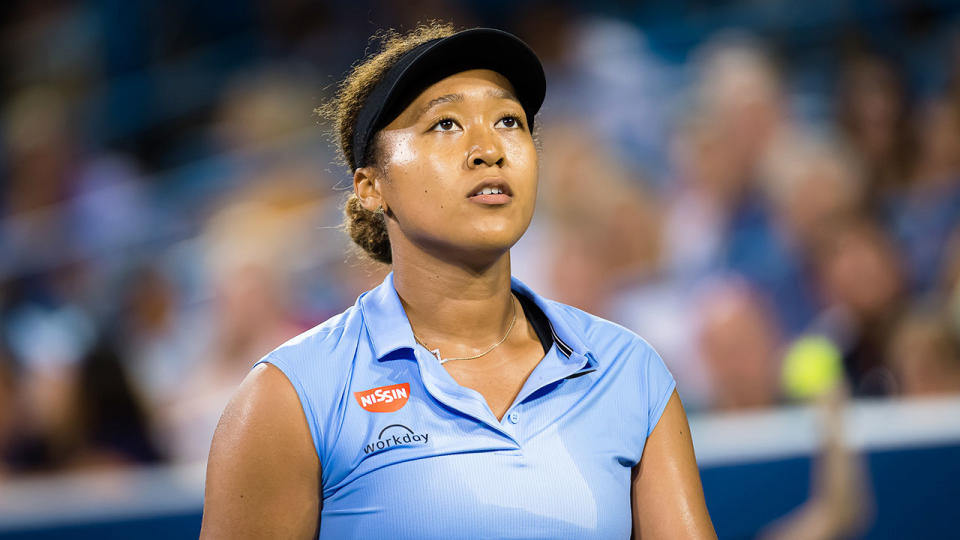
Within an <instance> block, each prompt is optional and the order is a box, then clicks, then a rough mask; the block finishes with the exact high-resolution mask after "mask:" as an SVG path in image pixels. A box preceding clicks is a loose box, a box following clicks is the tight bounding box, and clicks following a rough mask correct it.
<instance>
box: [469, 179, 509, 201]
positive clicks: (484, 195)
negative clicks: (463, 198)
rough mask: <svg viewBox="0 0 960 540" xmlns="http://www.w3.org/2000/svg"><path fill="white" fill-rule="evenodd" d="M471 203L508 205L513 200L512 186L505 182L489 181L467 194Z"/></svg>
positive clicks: (481, 183)
mask: <svg viewBox="0 0 960 540" xmlns="http://www.w3.org/2000/svg"><path fill="white" fill-rule="evenodd" d="M467 198H468V199H470V201H472V202H475V203H480V204H494V205H496V204H506V203H508V202H510V200H511V199H512V198H513V192H512V191H511V190H510V184H508V183H506V182H505V181H503V180H500V179H499V178H497V179H489V180H484V181H483V182H480V183H479V184H477V185H476V186H474V187H473V189H471V190H470V192H469V193H467Z"/></svg>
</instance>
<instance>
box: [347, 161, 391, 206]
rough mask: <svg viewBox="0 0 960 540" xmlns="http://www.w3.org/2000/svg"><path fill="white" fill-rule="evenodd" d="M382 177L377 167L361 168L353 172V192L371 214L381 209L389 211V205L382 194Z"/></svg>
mask: <svg viewBox="0 0 960 540" xmlns="http://www.w3.org/2000/svg"><path fill="white" fill-rule="evenodd" d="M381 175H382V172H381V171H380V169H378V168H377V167H360V168H358V169H357V170H355V171H353V192H354V193H356V194H357V198H359V199H360V204H361V205H362V206H363V207H364V208H366V209H367V210H369V211H370V212H376V211H377V209H379V208H382V209H383V210H384V211H386V210H387V203H386V202H385V201H384V200H383V195H381V193H380V176H381Z"/></svg>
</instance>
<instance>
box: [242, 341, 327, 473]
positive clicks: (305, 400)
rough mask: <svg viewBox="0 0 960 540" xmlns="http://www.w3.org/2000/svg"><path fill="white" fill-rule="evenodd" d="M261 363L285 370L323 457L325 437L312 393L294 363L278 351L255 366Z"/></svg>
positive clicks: (316, 446)
mask: <svg viewBox="0 0 960 540" xmlns="http://www.w3.org/2000/svg"><path fill="white" fill-rule="evenodd" d="M260 364H272V365H273V366H275V367H276V368H277V369H279V370H280V371H281V372H283V374H284V375H285V376H286V377H287V380H288V381H290V384H292V385H293V388H294V390H296V391H297V397H299V398H300V406H301V407H302V408H303V415H304V416H305V417H306V418H307V425H308V426H309V427H310V437H311V438H313V447H314V449H315V450H316V451H317V455H318V456H321V457H322V455H323V454H322V453H321V452H320V442H321V441H322V440H323V438H322V433H321V430H320V425H319V424H318V422H317V415H316V414H315V412H316V411H315V410H314V405H313V403H312V401H311V399H310V395H309V394H308V393H307V391H306V388H305V387H304V386H303V382H302V381H301V380H300V377H299V376H298V375H297V373H296V370H295V369H294V367H293V366H292V365H290V363H289V362H286V361H285V360H284V359H283V358H282V357H280V356H279V355H277V354H276V351H274V352H273V353H270V354H268V355H267V356H264V357H263V358H262V359H261V360H260V361H258V362H257V363H256V364H254V366H258V365H260ZM321 462H322V460H321Z"/></svg>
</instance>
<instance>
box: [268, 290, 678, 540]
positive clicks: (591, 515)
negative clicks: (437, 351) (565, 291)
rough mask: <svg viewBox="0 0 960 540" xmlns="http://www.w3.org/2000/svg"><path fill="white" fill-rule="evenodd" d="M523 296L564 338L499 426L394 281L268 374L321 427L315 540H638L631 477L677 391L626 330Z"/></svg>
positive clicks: (278, 354)
mask: <svg viewBox="0 0 960 540" xmlns="http://www.w3.org/2000/svg"><path fill="white" fill-rule="evenodd" d="M512 288H513V291H514V292H515V293H516V294H518V295H524V296H526V297H527V298H529V299H530V300H532V301H533V302H534V303H535V304H536V306H537V307H539V309H540V310H542V312H543V313H544V314H545V315H546V317H547V319H549V322H550V327H551V329H552V331H553V338H554V339H553V344H552V346H551V347H550V350H549V351H548V352H547V354H546V355H545V356H544V358H543V359H542V360H541V361H540V363H539V364H538V365H537V367H536V368H535V369H534V370H533V372H532V373H531V374H530V377H529V378H528V379H527V381H526V384H524V386H523V388H522V389H521V390H520V393H519V395H517V398H516V400H515V401H514V403H513V404H512V405H511V406H510V409H509V410H508V411H507V413H506V414H504V416H503V419H502V420H497V418H496V417H495V416H494V414H493V413H492V412H491V411H490V408H489V407H488V406H487V404H486V401H485V400H484V399H483V397H482V396H481V395H480V394H479V393H478V392H476V391H474V390H471V389H469V388H465V387H463V386H460V385H459V384H457V383H456V382H455V381H454V379H453V378H452V377H451V376H450V375H449V374H448V373H447V371H446V370H445V369H444V368H443V366H441V365H440V363H439V362H438V361H437V359H436V358H435V357H434V356H433V355H432V354H431V353H430V352H429V351H427V350H426V349H425V348H424V347H422V346H420V345H418V344H417V343H416V341H415V340H414V338H413V333H412V331H411V329H410V324H409V322H408V321H407V317H406V315H405V313H404V311H403V307H402V304H401V303H400V298H399V297H398V296H397V292H396V289H394V286H393V274H392V273H391V274H390V275H388V276H387V278H386V279H385V280H384V281H383V283H382V284H381V285H380V286H378V287H377V288H375V289H373V290H371V291H369V292H367V293H364V294H363V295H361V296H360V297H359V298H358V299H357V302H356V304H354V305H353V306H352V307H351V308H349V309H347V310H346V311H345V312H343V313H342V314H340V315H338V316H336V317H333V318H331V319H330V320H328V321H326V322H324V323H323V324H321V325H319V326H317V327H315V328H313V329H312V330H309V331H307V332H305V333H304V334H302V335H300V336H298V337H296V338H294V339H292V340H290V341H289V342H287V343H285V344H284V345H282V346H281V347H279V348H278V349H276V350H275V351H273V352H271V353H270V354H268V355H267V356H266V357H264V359H263V360H261V362H269V363H271V364H273V365H275V366H276V367H278V368H280V370H282V371H283V373H284V374H286V376H287V378H288V379H289V380H290V382H291V383H292V384H293V386H294V388H295V389H296V391H297V394H298V395H299V397H300V402H301V404H302V406H303V410H304V412H305V414H306V417H307V422H308V423H309V426H310V432H311V435H312V436H313V441H314V444H315V446H316V449H317V454H318V455H319V458H320V465H321V468H322V489H323V508H322V511H321V518H320V533H319V538H321V539H343V538H384V539H390V540H401V539H411V540H413V539H416V540H430V539H438V540H439V539H444V540H449V539H456V538H470V539H476V538H491V539H494V538H495V539H521V538H523V539H527V538H551V539H559V538H570V539H577V540H587V539H597V540H600V539H603V540H608V539H611V538H624V539H626V538H629V537H630V532H631V510H630V477H631V468H632V467H633V466H635V465H636V464H637V463H638V462H639V461H640V457H641V455H642V454H643V447H644V442H645V441H646V438H647V437H648V436H649V435H650V432H651V431H652V430H653V428H654V426H655V425H656V423H657V420H658V419H659V418H660V415H661V414H662V412H663V409H664V407H665V406H666V403H667V400H668V399H669V398H670V395H671V393H672V392H673V389H674V387H675V385H676V384H675V382H674V380H673V377H672V376H671V374H670V372H669V371H668V370H667V368H666V366H664V364H663V361H662V360H661V359H660V357H659V356H658V355H657V353H656V352H655V351H654V350H653V348H651V347H650V345H648V344H647V343H646V342H645V341H643V340H642V339H641V338H639V337H638V336H637V335H636V334H634V333H632V332H630V331H629V330H626V329H625V328H623V327H620V326H618V325H616V324H613V323H611V322H609V321H606V320H603V319H601V318H599V317H595V316H592V315H589V314H587V313H584V312H583V311H580V310H578V309H576V308H572V307H570V306H566V305H563V304H560V303H557V302H553V301H550V300H546V299H544V298H541V297H540V296H538V295H536V294H535V293H534V292H533V291H531V290H530V289H528V288H527V287H526V286H525V285H524V284H522V283H521V282H520V281H518V280H516V279H514V280H513V283H512Z"/></svg>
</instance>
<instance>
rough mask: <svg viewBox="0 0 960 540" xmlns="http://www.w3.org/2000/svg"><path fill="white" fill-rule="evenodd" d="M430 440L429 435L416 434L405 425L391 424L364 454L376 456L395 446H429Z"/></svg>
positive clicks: (366, 447) (365, 448)
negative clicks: (428, 441)
mask: <svg viewBox="0 0 960 540" xmlns="http://www.w3.org/2000/svg"><path fill="white" fill-rule="evenodd" d="M429 438H430V434H429V433H414V431H413V430H412V429H410V428H408V427H407V426H405V425H403V424H390V425H389V426H387V427H385V428H383V429H382V430H380V435H378V436H377V440H376V441H374V442H372V443H369V444H367V445H366V446H364V447H363V453H364V454H375V453H377V452H379V451H381V450H386V449H387V448H393V447H394V446H403V445H408V444H427V440H428V439H429Z"/></svg>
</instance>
